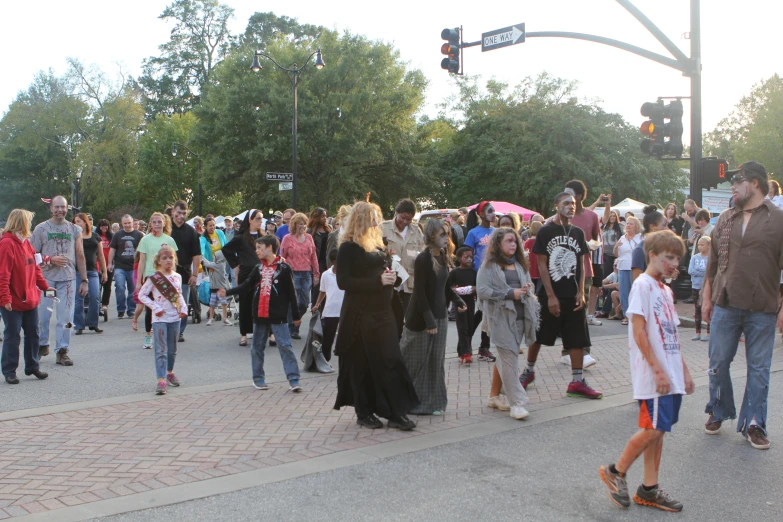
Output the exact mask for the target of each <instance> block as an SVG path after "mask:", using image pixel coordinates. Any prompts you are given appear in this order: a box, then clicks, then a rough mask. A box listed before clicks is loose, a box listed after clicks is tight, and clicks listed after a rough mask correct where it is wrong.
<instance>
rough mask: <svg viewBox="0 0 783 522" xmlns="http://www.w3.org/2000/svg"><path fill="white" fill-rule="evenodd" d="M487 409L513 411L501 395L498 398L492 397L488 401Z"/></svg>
mask: <svg viewBox="0 0 783 522" xmlns="http://www.w3.org/2000/svg"><path fill="white" fill-rule="evenodd" d="M487 408H492V409H495V410H500V411H508V410H510V409H511V408H510V407H509V405H508V403H507V402H506V401H504V400H503V399H501V396H500V395H498V396H497V397H490V398H489V400H488V401H487Z"/></svg>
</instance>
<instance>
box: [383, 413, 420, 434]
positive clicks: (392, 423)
mask: <svg viewBox="0 0 783 522" xmlns="http://www.w3.org/2000/svg"><path fill="white" fill-rule="evenodd" d="M389 427H390V428H397V429H398V430H400V431H410V430H412V429H413V428H415V427H416V423H415V422H413V421H412V420H410V419H409V418H408V416H407V415H400V416H399V417H397V418H396V419H390V420H389Z"/></svg>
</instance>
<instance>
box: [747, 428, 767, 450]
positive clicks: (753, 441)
mask: <svg viewBox="0 0 783 522" xmlns="http://www.w3.org/2000/svg"><path fill="white" fill-rule="evenodd" d="M748 440H749V441H750V445H751V446H753V447H754V448H756V449H760V450H765V449H769V439H768V438H767V436H766V435H764V430H763V429H761V426H757V425H755V424H754V425H753V426H751V427H749V428H748Z"/></svg>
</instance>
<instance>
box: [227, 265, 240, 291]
mask: <svg viewBox="0 0 783 522" xmlns="http://www.w3.org/2000/svg"><path fill="white" fill-rule="evenodd" d="M226 277H227V278H228V284H229V288H234V287H235V286H237V282H236V278H235V277H234V270H233V269H232V268H231V267H230V266H228V265H226Z"/></svg>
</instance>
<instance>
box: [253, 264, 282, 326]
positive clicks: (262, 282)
mask: <svg viewBox="0 0 783 522" xmlns="http://www.w3.org/2000/svg"><path fill="white" fill-rule="evenodd" d="M279 262H280V257H279V256H278V257H275V260H274V261H272V262H271V263H267V262H266V261H261V264H260V265H259V268H258V269H259V270H260V271H261V278H260V279H259V281H258V317H264V318H268V317H269V300H270V298H271V297H272V284H273V281H274V277H275V270H277V265H278V263H279Z"/></svg>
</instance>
